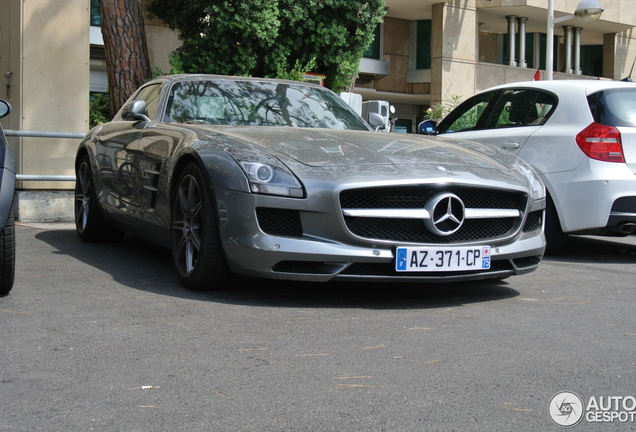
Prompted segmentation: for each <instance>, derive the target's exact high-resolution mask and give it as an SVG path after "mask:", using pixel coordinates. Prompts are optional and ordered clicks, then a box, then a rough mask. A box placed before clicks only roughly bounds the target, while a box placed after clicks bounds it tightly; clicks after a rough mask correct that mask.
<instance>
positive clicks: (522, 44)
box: [519, 17, 528, 68]
mask: <svg viewBox="0 0 636 432" xmlns="http://www.w3.org/2000/svg"><path fill="white" fill-rule="evenodd" d="M527 22H528V18H526V17H519V67H523V68H524V67H528V62H526V23H527Z"/></svg>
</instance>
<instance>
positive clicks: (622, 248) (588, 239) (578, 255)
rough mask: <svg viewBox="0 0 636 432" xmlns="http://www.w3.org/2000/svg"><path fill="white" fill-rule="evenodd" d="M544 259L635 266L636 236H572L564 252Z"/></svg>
mask: <svg viewBox="0 0 636 432" xmlns="http://www.w3.org/2000/svg"><path fill="white" fill-rule="evenodd" d="M543 259H544V260H546V261H560V262H575V263H590V264H623V263H624V264H634V263H636V236H634V235H631V236H627V237H602V236H570V237H569V239H568V242H567V244H566V246H565V248H564V249H563V250H562V251H560V252H558V253H556V254H550V255H546V256H545V257H544V258H543Z"/></svg>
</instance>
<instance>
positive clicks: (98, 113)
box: [88, 93, 111, 128]
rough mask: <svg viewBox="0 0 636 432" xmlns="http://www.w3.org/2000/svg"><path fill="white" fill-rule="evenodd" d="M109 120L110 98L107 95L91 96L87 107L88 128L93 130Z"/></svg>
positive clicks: (96, 94) (97, 94)
mask: <svg viewBox="0 0 636 432" xmlns="http://www.w3.org/2000/svg"><path fill="white" fill-rule="evenodd" d="M110 120H111V118H110V98H109V97H108V93H95V94H93V95H92V96H91V100H90V103H89V106H88V124H89V127H90V128H93V127H95V126H97V125H100V124H102V123H106V122H109V121H110Z"/></svg>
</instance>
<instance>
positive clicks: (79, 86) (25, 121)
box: [0, 0, 636, 191]
mask: <svg viewBox="0 0 636 432" xmlns="http://www.w3.org/2000/svg"><path fill="white" fill-rule="evenodd" d="M550 1H552V2H553V5H554V16H555V17H556V18H560V17H563V16H567V15H569V14H572V13H573V12H574V10H575V9H576V7H577V5H578V3H579V1H580V0H449V1H446V2H440V1H439V0H386V6H387V14H386V17H385V19H384V22H383V24H382V25H380V26H379V27H378V29H377V34H376V40H375V41H374V43H373V45H372V46H371V47H370V48H369V50H368V51H367V53H366V54H365V58H364V59H362V61H361V63H360V74H359V77H358V79H357V80H356V83H355V85H354V87H353V91H354V92H356V93H359V94H361V95H362V96H363V99H364V100H387V101H389V102H390V103H391V104H393V105H394V106H395V107H396V110H397V111H396V113H395V116H396V117H397V118H398V120H397V126H398V127H397V131H399V132H412V131H413V130H414V128H415V125H416V124H417V122H418V121H419V120H421V118H422V116H423V113H424V110H425V109H427V108H428V107H429V106H430V105H431V104H437V103H440V102H444V101H448V100H451V99H453V98H455V99H465V98H467V97H469V96H471V95H473V94H474V93H476V92H477V91H480V90H483V89H486V88H488V87H490V86H493V85H496V84H500V83H506V82H515V81H524V80H532V79H533V77H534V76H535V74H536V72H537V70H540V71H541V75H542V77H545V74H546V72H545V70H544V69H545V64H546V62H545V55H546V46H547V43H546V41H547V37H546V34H547V24H548V3H549V2H550ZM601 3H602V4H603V6H604V12H603V14H602V16H601V18H600V19H599V20H598V21H596V22H594V23H589V24H586V23H583V22H581V21H579V20H578V19H576V18H574V17H572V18H571V19H566V20H563V21H562V22H560V23H559V24H558V25H555V27H554V38H553V47H554V49H553V52H554V65H555V67H554V69H555V70H556V73H555V74H554V79H565V78H575V79H597V78H601V79H622V78H625V77H627V76H629V75H630V72H631V68H632V66H633V63H634V59H635V58H636V34H634V33H633V28H634V26H635V25H636V9H635V8H634V7H633V1H632V0H612V1H610V0H601ZM95 5H96V3H95V0H65V1H63V2H60V1H57V0H0V81H1V82H2V85H0V97H1V98H3V99H6V100H8V101H9V102H10V103H11V105H12V106H13V113H12V114H11V115H10V116H9V117H7V118H4V119H3V120H2V125H3V127H4V128H5V129H10V130H25V131H51V132H78V133H84V132H86V131H87V130H88V109H89V108H88V104H89V95H90V93H91V92H103V91H106V82H107V81H106V78H105V73H106V72H105V71H106V66H105V60H104V56H103V42H102V41H101V32H100V29H99V26H98V25H99V21H98V18H99V16H98V15H96V14H95ZM91 7H92V8H93V10H92V12H91ZM91 24H93V25H91ZM146 34H147V38H148V47H149V54H150V60H151V65H152V68H153V69H156V68H158V69H160V70H162V71H168V70H169V69H170V67H169V64H168V55H169V53H170V52H171V51H172V50H174V49H175V48H176V47H177V46H178V43H179V41H178V37H177V34H176V33H175V32H172V31H170V30H169V29H168V28H167V27H165V26H164V25H162V23H160V22H153V21H147V22H146ZM9 141H10V143H11V145H12V147H13V148H14V151H15V153H16V156H17V159H18V171H19V173H21V174H53V175H72V174H73V161H74V156H75V150H76V148H77V144H78V142H77V140H73V139H45V138H16V137H12V138H10V139H9ZM73 187H74V185H73V184H72V183H70V182H22V183H21V184H19V188H20V189H22V190H27V191H29V190H51V189H58V190H69V189H72V188H73Z"/></svg>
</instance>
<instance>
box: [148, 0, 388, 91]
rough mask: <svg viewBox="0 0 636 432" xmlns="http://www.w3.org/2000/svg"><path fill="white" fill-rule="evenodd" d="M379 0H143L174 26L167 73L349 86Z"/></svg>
mask: <svg viewBox="0 0 636 432" xmlns="http://www.w3.org/2000/svg"><path fill="white" fill-rule="evenodd" d="M384 6H385V4H384V0H366V1H364V0H148V1H147V2H146V7H147V10H148V12H150V14H151V15H154V16H156V17H157V18H159V19H161V20H162V21H164V22H165V23H166V24H168V25H169V26H170V28H172V29H176V30H178V31H179V37H180V39H181V40H182V42H183V43H182V45H181V47H179V48H178V49H177V50H176V51H175V52H174V53H172V57H171V65H172V67H173V72H185V73H214V74H223V75H244V76H260V77H276V78H291V79H298V78H299V77H300V76H302V73H303V72H316V73H319V74H324V75H325V76H326V79H325V85H326V86H327V87H329V88H331V89H334V90H341V89H343V88H346V87H349V86H350V84H351V82H352V80H353V79H354V78H355V77H356V76H357V72H358V65H359V62H360V59H361V58H362V55H363V53H364V51H365V49H366V48H367V47H368V46H369V45H370V44H371V42H373V35H374V30H375V28H376V26H377V25H378V24H379V23H380V22H381V21H382V17H383V16H384V13H385V11H384Z"/></svg>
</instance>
